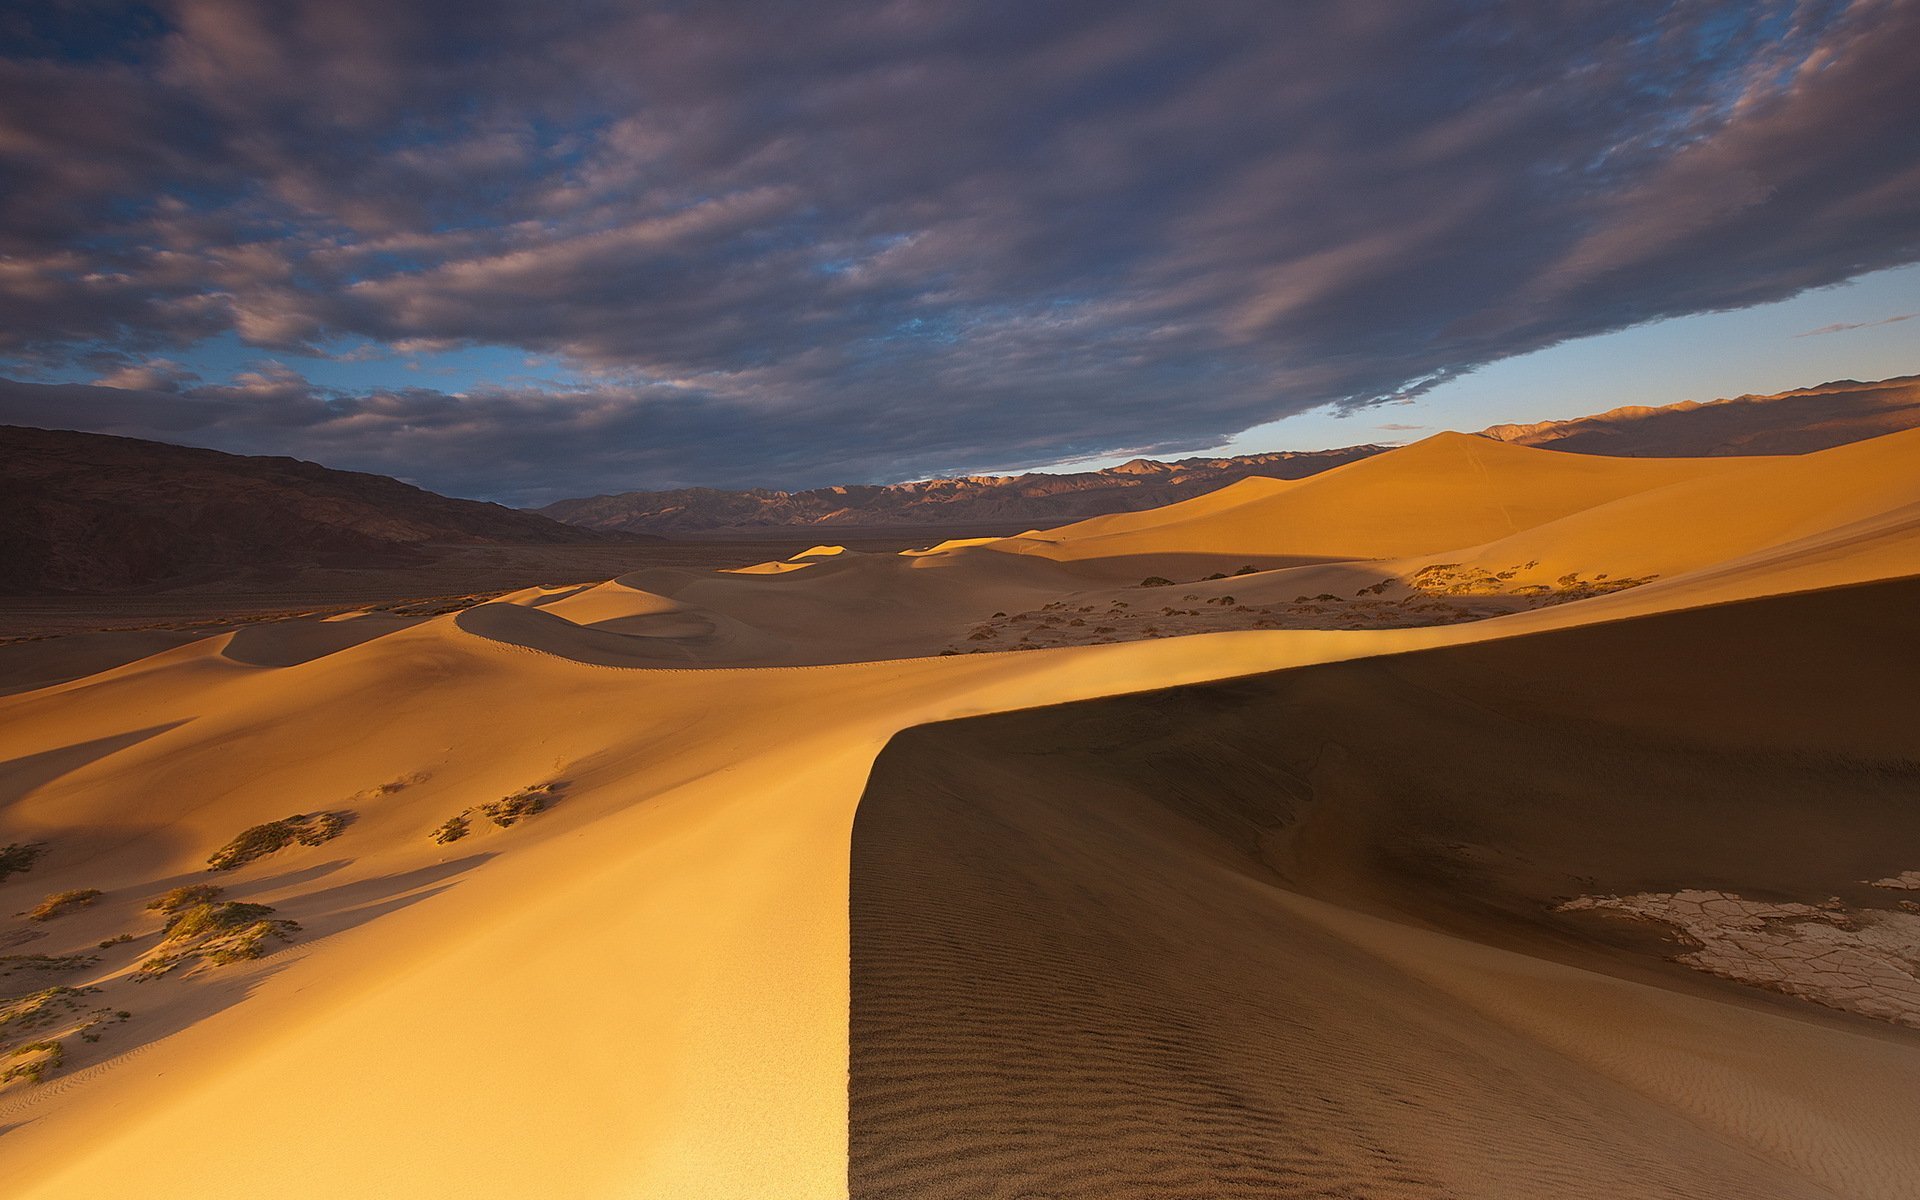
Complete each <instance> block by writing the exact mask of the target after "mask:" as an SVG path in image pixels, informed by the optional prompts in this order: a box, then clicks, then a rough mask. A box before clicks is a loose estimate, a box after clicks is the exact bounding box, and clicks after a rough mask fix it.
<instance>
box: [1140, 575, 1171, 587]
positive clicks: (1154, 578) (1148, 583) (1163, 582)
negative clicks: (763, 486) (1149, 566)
mask: <svg viewBox="0 0 1920 1200" xmlns="http://www.w3.org/2000/svg"><path fill="white" fill-rule="evenodd" d="M1140 586H1141V587H1172V586H1173V580H1171V579H1168V578H1167V577H1166V576H1165V575H1149V576H1147V577H1146V578H1145V579H1142V580H1141V581H1140Z"/></svg>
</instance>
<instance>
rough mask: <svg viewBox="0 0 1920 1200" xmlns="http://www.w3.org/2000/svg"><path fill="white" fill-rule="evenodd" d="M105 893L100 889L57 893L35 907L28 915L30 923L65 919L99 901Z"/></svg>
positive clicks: (81, 889) (80, 889)
mask: <svg viewBox="0 0 1920 1200" xmlns="http://www.w3.org/2000/svg"><path fill="white" fill-rule="evenodd" d="M101 895H103V893H102V892H101V891H100V889H99V888H76V889H74V890H73V891H70V892H55V893H54V894H53V895H51V896H48V897H47V898H46V899H45V900H42V901H41V902H40V903H38V904H36V905H34V906H33V909H32V911H30V912H28V913H27V920H29V921H51V920H53V919H54V918H55V917H63V916H65V915H66V914H68V913H70V912H72V911H73V910H74V909H76V908H85V907H87V906H88V905H90V904H92V903H93V902H94V901H95V900H98V899H99V898H100V897H101Z"/></svg>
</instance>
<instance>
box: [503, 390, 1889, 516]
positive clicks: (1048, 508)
mask: <svg viewBox="0 0 1920 1200" xmlns="http://www.w3.org/2000/svg"><path fill="white" fill-rule="evenodd" d="M1915 426H1920V376H1904V377H1901V378H1897V379H1887V380H1882V381H1880V382H1877V383H1861V382H1859V381H1857V380H1851V379H1848V380H1841V381H1838V382H1835V383H1827V384H1821V385H1820V386H1818V387H1811V388H1801V389H1799V390H1796V391H1790V392H1781V393H1778V394H1776V395H1769V396H1752V395H1749V396H1738V397H1735V398H1733V399H1730V400H1714V401H1711V402H1709V403H1704V404H1703V403H1700V402H1699V401H1693V400H1688V401H1683V402H1681V403H1679V404H1671V405H1667V406H1665V407H1662V408H1644V407H1627V408H1616V409H1613V410H1612V411H1610V412H1605V413H1600V414H1598V415H1595V416H1588V417H1579V418H1576V419H1573V420H1568V421H1542V422H1539V423H1537V424H1532V425H1495V426H1493V427H1492V428H1490V429H1486V430H1483V431H1481V433H1480V435H1479V436H1481V437H1483V438H1490V439H1492V440H1494V441H1500V442H1512V443H1514V444H1516V445H1522V446H1534V447H1539V448H1541V449H1548V450H1569V451H1574V452H1576V453H1582V454H1605V455H1613V456H1617V457H1629V458H1718V457H1725V456H1737V455H1765V454H1805V453H1808V452H1810V451H1814V450H1824V449H1826V448H1828V447H1830V446H1838V445H1842V444H1844V443H1847V442H1857V441H1862V440H1865V439H1867V438H1871V437H1878V436H1879V435H1880V434H1883V433H1893V432H1897V431H1899V430H1902V429H1911V428H1913V427H1915ZM1388 449H1391V447H1388V446H1379V445H1363V446H1347V447H1344V448H1342V449H1338V450H1318V451H1279V452H1274V453H1268V454H1248V455H1242V456H1240V457H1236V458H1185V459H1181V460H1179V461H1177V462H1159V461H1156V460H1154V459H1148V458H1136V459H1134V460H1133V461H1132V462H1128V463H1123V464H1121V465H1120V466H1117V467H1108V468H1106V469H1104V470H1100V471H1078V472H1073V473H1069V474H1059V475H1056V474H1048V473H1045V472H1029V473H1027V474H1024V475H971V476H963V477H960V478H956V479H927V480H921V481H918V482H915V483H895V484H886V485H872V486H861V485H849V486H842V487H828V488H814V489H811V490H808V491H799V492H782V491H771V490H768V489H764V488H754V489H751V490H747V491H722V490H719V489H716V488H682V489H679V490H676V491H661V492H622V493H620V494H618V495H611V496H592V497H587V498H584V499H578V500H560V501H556V502H555V503H553V504H549V505H547V506H546V507H545V508H542V509H540V510H539V511H540V512H541V513H543V514H544V515H546V516H549V517H552V518H554V519H555V520H558V521H565V522H567V523H569V524H573V525H580V526H584V527H586V528H589V529H610V530H627V531H632V532H642V533H655V534H667V535H671V536H681V537H687V536H698V535H702V534H712V533H730V532H735V531H739V530H746V529H756V528H765V527H782V526H785V527H802V528H804V527H808V526H829V527H830V526H867V527H882V526H902V525H904V526H917V525H928V526H935V525H937V526H948V527H963V526H977V527H985V526H987V525H991V524H1002V525H1026V526H1028V527H1032V528H1039V527H1046V526H1053V525H1061V524H1065V523H1067V522H1071V521H1079V520H1084V519H1086V518H1089V517H1099V516H1108V515H1112V514H1115V513H1129V512H1141V511H1144V510H1147V509H1152V508H1159V507H1161V506H1163V505H1167V504H1173V503H1176V502H1178V501H1181V500H1189V499H1192V498H1193V497H1195V496H1200V495H1204V494H1206V493H1208V492H1212V491H1217V490H1218V489H1220V488H1223V487H1226V486H1228V485H1229V484H1233V483H1237V482H1239V481H1240V480H1242V479H1247V478H1250V477H1261V478H1267V479H1303V478H1305V477H1307V476H1310V475H1317V474H1319V473H1320V472H1321V471H1326V470H1330V469H1331V468H1334V467H1338V466H1343V465H1345V464H1346V463H1350V462H1355V461H1357V460H1359V459H1363V458H1369V457H1371V456H1373V455H1376V454H1379V453H1381V452H1382V451H1384V450H1388Z"/></svg>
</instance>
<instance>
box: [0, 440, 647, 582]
mask: <svg viewBox="0 0 1920 1200" xmlns="http://www.w3.org/2000/svg"><path fill="white" fill-rule="evenodd" d="M631 540H638V539H636V538H634V537H633V536H632V535H624V534H617V533H616V534H609V533H604V532H599V531H594V530H589V529H582V528H579V527H577V526H572V525H563V524H561V523H559V522H557V521H553V520H549V519H548V518H546V517H542V516H539V515H536V514H534V513H529V512H521V511H519V510H517V509H512V508H504V507H502V506H500V505H498V504H485V503H482V502H480V501H477V500H453V499H449V498H448V497H446V496H439V495H435V494H434V493H432V492H428V491H423V490H421V489H420V488H417V487H412V486H409V485H408V484H404V483H401V482H400V481H399V480H396V479H389V478H387V477H386V476H384V475H364V474H360V473H358V472H353V471H335V470H331V469H329V468H327V467H322V466H317V465H315V464H314V463H310V462H302V461H300V460H298V459H292V458H254V457H245V456H242V455H237V454H222V453H220V452H219V451H217V450H199V449H194V448H191V447H186V446H172V445H167V444H165V443H161V442H147V441H140V440H137V439H134V438H121V437H108V436H105V435H101V434H93V433H74V432H69V431H65V430H48V429H26V428H21V427H18V426H0V593H5V594H15V595H18V594H32V593H45V592H111V591H123V590H128V589H134V588H141V587H149V586H162V585H166V586H177V585H181V584H186V583H192V582H195V581H196V580H199V579H203V578H204V579H214V578H228V579H230V578H232V577H234V576H236V575H239V576H247V575H253V576H258V575H261V574H272V573H274V572H276V571H283V570H287V569H291V568H295V567H303V566H322V567H326V566H340V567H367V566H401V565H409V564H412V563H415V562H418V561H420V560H421V559H422V557H423V555H422V552H421V547H422V546H424V545H426V544H428V543H453V544H467V545H476V544H477V545H566V544H580V543H599V542H618V541H631Z"/></svg>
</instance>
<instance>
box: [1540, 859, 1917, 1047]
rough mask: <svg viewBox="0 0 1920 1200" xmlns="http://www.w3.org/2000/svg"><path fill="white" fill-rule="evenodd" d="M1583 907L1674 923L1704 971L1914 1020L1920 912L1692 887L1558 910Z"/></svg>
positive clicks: (1690, 959)
mask: <svg viewBox="0 0 1920 1200" xmlns="http://www.w3.org/2000/svg"><path fill="white" fill-rule="evenodd" d="M1916 874H1917V873H1916V872H1911V871H1910V872H1907V873H1906V874H1905V875H1903V876H1899V877H1897V878H1901V879H1906V878H1911V877H1914V876H1915V875H1916ZM1882 886H1888V885H1886V884H1884V883H1883V884H1882ZM1892 886H1905V885H1892ZM1583 910H1603V911H1612V912H1619V913H1624V914H1626V915H1628V916H1631V917H1638V918H1641V919H1643V920H1650V921H1659V922H1662V923H1663V924H1666V925H1671V926H1672V927H1673V928H1675V929H1676V930H1678V931H1679V932H1680V933H1681V935H1682V936H1684V937H1686V938H1687V939H1688V940H1689V941H1691V942H1693V943H1694V944H1695V947H1696V948H1695V949H1693V950H1691V951H1689V952H1687V953H1685V954H1682V955H1679V956H1678V960H1679V961H1680V962H1683V963H1686V964H1687V965H1688V966H1691V967H1696V968H1698V969H1700V970H1702V971H1709V972H1711V973H1713V974H1715V975H1719V976H1721V977H1723V978H1726V979H1732V980H1736V981H1738V982H1740V983H1746V984H1752V985H1753V986H1755V987H1763V988H1769V989H1772V990H1774V991H1778V992H1784V993H1786V994H1788V995H1790V996H1798V997H1800V998H1801V999H1803V1000H1811V1001H1813V1002H1815V1003H1817V1004H1824V1005H1827V1006H1828V1007H1830V1008H1837V1009H1841V1010H1844V1011H1846V1012H1853V1013H1859V1014H1861V1015H1863V1016H1869V1017H1877V1018H1879V1019H1881V1020H1884V1021H1892V1022H1895V1023H1897V1024H1900V1025H1908V1026H1912V1027H1914V1028H1920V914H1915V913H1912V912H1906V911H1898V912H1894V911H1887V910H1884V909H1852V908H1848V907H1847V906H1845V905H1843V904H1841V903H1839V902H1838V901H1834V900H1830V901H1827V902H1826V903H1825V904H1820V905H1812V904H1796V903H1785V904H1773V903H1769V902H1767V901H1764V900H1750V899H1748V898H1746V897H1744V896H1738V895H1735V894H1733V893H1731V892H1712V891H1695V890H1687V891H1679V892H1642V893H1640V894H1638V895H1633V896H1582V897H1580V898H1579V899H1577V900H1569V901H1567V902H1566V903H1564V904H1561V905H1560V906H1558V908H1557V909H1556V910H1555V911H1557V912H1577V911H1583Z"/></svg>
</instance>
